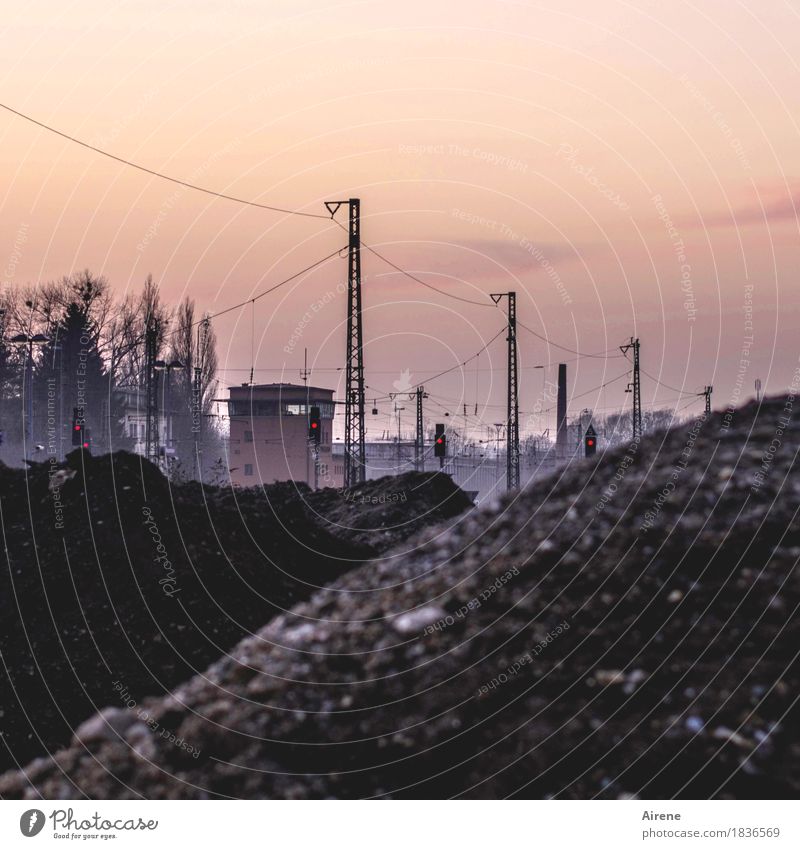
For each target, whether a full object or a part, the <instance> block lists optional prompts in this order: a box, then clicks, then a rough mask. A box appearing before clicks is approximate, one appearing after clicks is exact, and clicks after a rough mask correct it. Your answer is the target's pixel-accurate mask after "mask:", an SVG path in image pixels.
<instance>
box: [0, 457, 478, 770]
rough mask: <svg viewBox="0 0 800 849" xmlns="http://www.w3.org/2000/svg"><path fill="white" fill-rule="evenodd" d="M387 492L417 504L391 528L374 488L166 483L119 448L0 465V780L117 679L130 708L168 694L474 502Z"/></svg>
mask: <svg viewBox="0 0 800 849" xmlns="http://www.w3.org/2000/svg"><path fill="white" fill-rule="evenodd" d="M393 485H395V486H398V487H400V489H401V490H402V491H408V492H409V493H413V497H408V498H407V502H406V505H407V508H408V509H407V512H406V515H405V518H404V519H403V521H402V522H400V521H396V520H397V518H398V517H397V514H396V512H392V511H389V512H391V513H392V516H394V521H389V518H390V517H389V516H388V513H387V509H386V506H385V503H384V502H381V501H376V502H375V503H373V501H372V496H373V494H375V495H378V494H380V493H381V492H383V491H384V489H385V482H382V481H376V482H374V483H370V484H367V485H365V487H364V489H363V494H364V498H365V499H367V500H365V501H363V502H362V501H361V500H359V501H358V502H354V501H352V500H351V499H348V500H346V499H344V498H343V496H342V494H341V493H337V492H335V491H329V492H319V493H311V492H310V491H309V490H308V488H307V487H304V486H299V487H298V486H296V485H294V484H291V483H285V484H276V485H273V486H269V487H266V488H264V489H252V490H239V491H232V490H231V489H230V488H215V487H203V486H200V485H199V484H196V483H189V484H179V485H175V484H170V482H169V481H168V480H167V479H165V478H164V477H163V475H161V473H160V472H159V471H158V470H157V469H156V468H155V467H154V466H153V465H151V464H150V463H148V462H146V461H143V460H142V459H141V458H139V457H138V456H135V455H132V454H126V453H124V452H121V453H117V454H114V455H106V456H102V457H97V458H93V457H91V456H88V455H86V456H84V455H83V454H82V453H81V452H76V453H74V454H72V455H70V457H69V458H68V462H67V463H66V464H65V465H64V466H63V467H60V466H58V465H56V464H53V465H51V464H49V463H44V464H39V465H36V466H33V467H32V468H31V469H30V470H29V471H28V472H27V474H26V473H25V472H23V471H21V470H16V469H8V468H6V467H1V468H0V520H1V521H2V530H3V539H4V543H5V546H6V569H4V570H3V572H2V574H0V619H2V622H3V627H2V629H0V654H1V655H2V661H3V668H2V669H0V731H2V737H3V742H4V745H3V746H2V747H0V768H4V769H7V768H9V767H11V766H14V765H17V764H24V763H26V762H27V761H28V760H30V759H31V758H32V757H36V756H38V755H41V754H45V753H47V752H54V751H56V750H57V749H58V748H59V747H61V746H63V745H66V744H67V743H68V742H69V740H70V738H71V736H72V733H73V730H74V728H75V727H76V725H77V724H79V723H80V722H81V721H83V720H85V719H86V718H87V717H89V716H91V715H92V713H94V711H96V710H98V709H99V708H102V707H110V706H119V705H120V704H121V703H122V701H121V695H120V692H121V689H122V688H121V687H120V686H117V685H118V684H119V682H124V687H125V690H126V692H127V696H126V699H128V698H133V699H135V701H136V702H137V703H138V702H141V700H143V699H144V698H145V697H147V696H152V695H161V694H164V693H167V692H169V691H170V690H171V689H172V688H173V687H175V686H176V685H177V684H178V683H180V682H181V681H185V680H187V679H188V678H190V677H191V676H192V675H194V674H196V673H198V672H201V671H202V670H203V669H204V668H205V667H206V666H207V665H208V664H209V663H211V662H212V661H214V660H216V659H218V658H219V657H220V656H221V655H223V654H224V653H225V652H226V651H227V650H228V649H230V647H231V646H233V645H235V644H236V643H237V642H239V641H240V640H241V639H243V638H244V637H246V636H247V635H249V634H251V633H253V632H254V631H256V630H257V629H259V628H261V627H262V626H263V625H265V624H266V623H267V622H269V621H270V619H272V618H273V617H274V616H275V615H276V614H277V613H280V612H281V611H284V610H287V609H289V608H290V607H292V606H293V605H294V604H296V603H297V602H298V601H300V600H302V599H305V598H308V597H309V596H310V595H311V594H312V592H314V590H316V589H317V588H318V587H320V586H323V585H325V584H326V583H328V582H330V581H331V580H333V579H334V578H336V577H337V576H340V575H342V574H343V573H344V572H345V571H347V570H348V569H351V568H353V566H354V565H356V564H360V563H363V562H365V561H367V560H369V559H371V558H373V557H375V556H376V555H377V554H378V553H379V552H381V551H383V550H385V548H386V547H387V546H389V545H393V544H395V543H397V542H399V541H401V540H402V539H403V538H404V537H405V536H407V535H408V534H410V533H413V532H414V530H419V529H420V528H421V527H424V526H425V525H426V524H429V523H430V522H432V521H436V520H440V519H446V518H449V517H452V516H453V515H455V514H456V513H459V512H461V511H463V510H464V509H465V508H466V507H467V506H469V501H468V499H467V498H466V496H465V495H464V494H463V493H461V492H460V490H458V489H457V488H456V487H455V485H454V484H453V483H452V482H451V481H450V480H449V478H445V477H443V476H435V475H416V474H409V475H404V476H403V477H402V478H400V479H398V480H397V481H395V482H394V484H393ZM406 505H402V506H406ZM327 512H330V513H331V515H332V517H333V518H332V520H329V519H328V518H327V517H326V514H327ZM360 522H364V523H366V525H368V526H379V525H380V524H381V523H382V522H383V523H384V524H386V525H387V527H386V528H384V529H382V531H381V532H380V533H375V534H372V536H371V537H370V535H369V534H368V533H366V532H362V531H360V530H351V529H352V528H356V529H357V528H358V527H359V523H360ZM345 525H348V526H349V528H351V529H348V528H347V527H344V526H345Z"/></svg>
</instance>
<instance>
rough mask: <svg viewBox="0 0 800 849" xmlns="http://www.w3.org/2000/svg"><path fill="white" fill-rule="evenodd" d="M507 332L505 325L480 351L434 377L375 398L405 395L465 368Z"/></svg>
mask: <svg viewBox="0 0 800 849" xmlns="http://www.w3.org/2000/svg"><path fill="white" fill-rule="evenodd" d="M505 332H506V328H505V327H503V328H501V329H500V330H498V331H497V333H495V335H494V336H492V338H491V339H490V340H489V341H488V342H487V343H486V344H485V345H484V346H483V347H482V348H481V349H480V351H476V352H475V353H474V354H473V355H472V356H471V357H467V359H466V360H462V361H461V362H460V363H456V364H455V365H454V366H450V368H447V369H445V370H444V371H440V372H438V373H437V374H434V375H433V376H432V377H426V378H425V380H424V381H420V382H419V383H414V384H412V385H411V386H409V387H408V388H407V389H405V390H403V392H394V393H391V394H388V393H384V394H383V395H376V396H375V399H376V400H380V401H382V400H384V399H385V398H391V397H392V395H403V394H407V393H410V392H412V391H414V390H415V389H416V388H417V387H418V386H423V385H424V384H426V383H429V382H430V381H433V380H436V379H437V378H439V377H444V375H446V374H450V372H451V371H455V370H456V369H459V368H463V367H464V366H465V365H466V364H467V363H468V362H470V361H472V360H474V359H475V358H476V357H478V356H480V354H482V353H483V352H484V351H485V350H486V349H487V348H488V347H489V345H491V344H492V342H494V340H495V339H497V338H498V337H499V336H501V335H502V334H503V333H505Z"/></svg>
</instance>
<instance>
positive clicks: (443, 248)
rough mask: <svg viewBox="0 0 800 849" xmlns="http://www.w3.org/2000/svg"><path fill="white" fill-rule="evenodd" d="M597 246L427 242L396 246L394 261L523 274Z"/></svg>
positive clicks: (469, 272) (463, 274) (459, 271)
mask: <svg viewBox="0 0 800 849" xmlns="http://www.w3.org/2000/svg"><path fill="white" fill-rule="evenodd" d="M592 249H593V246H587V245H575V246H570V245H567V244H565V243H558V242H556V243H550V242H533V241H530V240H527V239H524V238H516V239H513V238H505V239H504V238H496V239H460V240H459V241H458V242H446V243H445V242H436V243H430V242H426V243H425V244H423V245H411V244H407V245H404V246H402V249H401V246H399V245H397V246H393V251H392V253H391V255H390V256H391V258H392V260H393V261H394V262H397V263H398V264H400V265H404V267H409V265H410V266H411V267H413V268H416V269H417V270H419V269H422V268H424V269H425V271H428V272H433V273H437V272H438V273H441V274H445V275H447V276H453V277H459V278H470V279H474V278H476V277H483V276H486V275H491V276H493V277H496V276H497V274H498V273H499V272H503V271H504V270H507V271H509V272H511V273H513V274H518V273H520V272H523V271H524V272H526V273H530V272H538V271H546V270H547V269H548V268H552V267H555V266H558V265H560V264H563V263H565V262H574V261H577V260H580V258H581V257H582V256H584V255H585V254H587V253H588V252H589V251H590V250H592Z"/></svg>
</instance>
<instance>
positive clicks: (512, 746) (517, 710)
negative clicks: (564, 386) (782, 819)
mask: <svg viewBox="0 0 800 849" xmlns="http://www.w3.org/2000/svg"><path fill="white" fill-rule="evenodd" d="M799 435H800V415H798V413H797V412H796V411H795V399H794V397H793V396H788V397H782V398H772V399H768V400H766V401H764V402H762V403H761V405H759V406H757V405H755V404H750V405H749V406H747V407H744V408H742V409H740V410H737V411H735V413H734V412H731V413H725V414H720V413H717V414H713V415H712V416H710V417H708V418H707V419H706V418H705V417H701V418H700V419H698V420H693V421H691V422H688V423H683V424H681V425H680V426H678V427H676V428H674V429H673V430H671V431H669V432H666V433H660V434H654V435H651V436H647V437H646V438H644V439H643V440H642V441H641V443H639V444H631V445H628V446H622V447H620V448H618V449H615V450H613V451H608V452H605V453H601V454H598V456H596V457H595V458H592V459H589V460H585V461H580V462H577V463H574V464H572V465H571V466H570V467H569V468H567V469H565V470H563V471H562V472H561V473H559V474H557V475H555V476H553V477H552V478H549V479H547V480H545V481H541V480H540V481H538V482H536V484H535V485H534V486H533V487H532V488H529V489H527V490H525V491H523V492H521V493H515V494H510V495H508V496H507V497H505V498H503V499H500V500H499V501H498V502H497V503H495V504H492V505H488V506H486V507H485V508H482V509H481V510H472V511H469V512H467V513H464V514H463V516H462V517H461V518H460V520H459V521H457V522H455V523H452V522H451V523H450V526H449V527H442V526H438V527H433V528H428V529H427V530H426V531H423V532H422V535H420V536H417V537H416V538H413V539H411V540H409V541H407V542H405V543H403V544H402V546H401V551H400V552H399V553H396V552H392V553H391V554H390V555H389V556H383V557H379V558H377V559H376V560H374V561H372V562H370V563H368V564H365V565H363V566H361V567H359V568H356V569H352V570H349V571H347V572H344V573H343V574H341V575H340V576H339V577H337V578H336V579H335V580H334V581H333V582H332V584H331V585H330V586H328V587H326V588H324V589H321V590H319V591H316V592H314V593H313V595H311V596H310V597H309V598H307V599H305V600H303V601H301V602H300V603H298V604H296V605H295V606H294V608H293V609H292V610H290V611H288V612H284V613H281V614H280V615H279V616H277V617H276V618H275V619H274V620H273V621H271V622H270V623H269V624H268V625H267V626H266V627H265V628H263V629H262V630H261V631H259V632H258V633H257V634H255V635H253V636H250V637H247V638H245V639H244V640H242V641H241V642H240V643H239V644H238V645H237V646H235V647H234V648H233V649H231V650H230V651H229V652H228V653H227V654H223V655H222V656H221V657H220V658H219V659H218V660H217V661H216V662H215V663H213V664H212V665H211V666H210V667H209V668H208V669H207V670H206V671H205V672H204V673H203V674H201V675H196V676H194V677H193V678H191V679H189V680H187V681H185V682H184V683H182V684H181V685H179V686H178V687H176V688H175V689H174V690H173V691H172V692H171V693H170V694H169V695H167V696H166V697H160V698H152V699H147V700H145V701H144V704H143V705H141V704H137V706H136V708H135V709H131V708H130V707H125V706H123V705H120V706H117V707H116V708H114V709H112V710H109V711H106V712H105V713H103V714H101V715H96V716H94V717H93V718H91V719H90V720H89V721H88V722H87V723H84V725H82V726H81V727H79V728H78V729H77V732H76V734H75V736H74V738H73V741H72V743H71V745H70V746H69V747H68V748H67V749H65V750H63V751H61V752H59V753H57V754H55V756H54V757H42V758H39V759H37V760H36V761H34V762H33V763H31V764H29V765H28V766H27V767H26V769H25V770H24V771H18V772H10V773H7V774H6V775H5V776H3V777H2V778H0V795H2V796H4V797H13V798H18V797H27V798H38V797H39V796H40V795H42V796H44V797H46V798H59V799H61V798H77V797H81V796H84V795H85V796H89V797H94V798H136V797H147V798H209V797H237V798H239V797H241V798H264V797H268V798H326V797H336V798H350V797H385V796H390V797H434V798H441V797H456V796H460V797H467V798H498V797H532V798H552V797H558V798H581V799H585V798H615V799H616V798H632V797H637V798H649V799H655V798H671V797H679V798H709V797H717V798H761V797H766V798H794V797H796V796H797V795H798V793H799V792H800V721H798V719H800V717H798V707H797V705H798V702H797V700H798V683H799V682H798V664H797V657H798V648H797V647H798V645H800V625H799V624H798V618H797V609H798V603H800V582H799V581H798V573H797V568H796V567H797V561H798V557H800V524H799V523H798V516H797V511H798V505H800V468H799V467H798V460H797V451H798V449H797V445H798V436H799ZM385 485H386V486H388V487H390V488H394V489H395V490H396V489H397V488H398V487H397V484H394V483H388V482H387V483H386V484H385ZM150 639H152V631H151V634H150ZM4 656H5V653H4ZM160 656H161V655H160V649H159V650H158V651H156V652H154V653H153V655H152V657H153V658H156V657H158V658H160ZM158 662H159V663H161V660H160V659H159V661H158ZM111 674H116V675H117V676H119V673H116V672H114V673H111ZM109 677H110V676H109ZM123 684H124V685H125V686H126V687H127V688H128V689H132V688H131V687H130V686H129V682H127V681H123ZM142 709H143V710H144V712H145V713H144V717H143V716H142Z"/></svg>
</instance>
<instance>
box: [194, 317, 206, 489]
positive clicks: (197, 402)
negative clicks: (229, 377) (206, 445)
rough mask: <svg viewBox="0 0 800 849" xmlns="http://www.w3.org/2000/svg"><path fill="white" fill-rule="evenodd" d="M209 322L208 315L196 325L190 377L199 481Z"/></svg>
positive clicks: (196, 473)
mask: <svg viewBox="0 0 800 849" xmlns="http://www.w3.org/2000/svg"><path fill="white" fill-rule="evenodd" d="M210 326H211V321H210V319H209V318H208V315H206V316H205V318H203V320H202V321H201V322H200V324H198V325H197V350H196V351H195V367H194V374H193V376H192V406H193V419H194V420H193V421H192V433H193V434H194V465H195V476H196V477H197V480H200V477H201V475H202V471H203V469H202V463H201V462H200V451H201V445H202V442H203V362H204V360H205V355H206V349H207V348H208V330H209V327H210Z"/></svg>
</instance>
